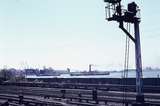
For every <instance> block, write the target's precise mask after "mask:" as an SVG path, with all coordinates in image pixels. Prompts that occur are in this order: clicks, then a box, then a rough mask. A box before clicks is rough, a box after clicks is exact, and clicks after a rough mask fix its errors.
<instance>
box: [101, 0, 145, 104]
mask: <svg viewBox="0 0 160 106" xmlns="http://www.w3.org/2000/svg"><path fill="white" fill-rule="evenodd" d="M104 2H105V3H106V4H107V6H106V7H105V10H106V20H108V21H117V22H118V23H119V28H120V29H121V30H122V31H123V32H124V33H125V34H126V35H127V36H128V37H129V38H130V39H131V40H132V41H133V42H134V44H135V62H136V93H137V95H136V102H137V103H141V104H142V105H143V103H144V95H143V92H142V87H143V83H142V60H141V44H140V33H139V23H140V17H138V16H137V14H138V12H139V8H138V6H137V4H136V3H135V2H132V3H129V4H128V8H127V9H122V5H121V0H104ZM124 23H131V24H134V37H133V36H132V35H131V34H130V32H129V31H127V30H126V29H125V28H124V25H123V24H124ZM135 106H136V105H135Z"/></svg>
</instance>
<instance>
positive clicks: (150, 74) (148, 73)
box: [26, 70, 160, 78]
mask: <svg viewBox="0 0 160 106" xmlns="http://www.w3.org/2000/svg"><path fill="white" fill-rule="evenodd" d="M135 76H136V72H135V71H128V77H130V78H134V77H135ZM26 77H27V78H122V72H111V73H110V75H88V76H70V75H69V74H62V75H60V76H26ZM157 77H158V78H159V77H160V70H145V71H143V78H157Z"/></svg>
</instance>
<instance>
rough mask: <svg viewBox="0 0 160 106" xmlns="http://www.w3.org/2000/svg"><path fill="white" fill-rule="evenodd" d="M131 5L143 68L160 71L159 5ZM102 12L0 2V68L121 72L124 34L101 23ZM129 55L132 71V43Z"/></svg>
mask: <svg viewBox="0 0 160 106" xmlns="http://www.w3.org/2000/svg"><path fill="white" fill-rule="evenodd" d="M124 1H127V2H131V1H133V0H124ZM135 1H136V2H137V3H138V4H139V5H140V7H141V18H142V22H141V25H140V31H141V41H142V42H141V43H142V59H143V67H147V66H152V67H160V49H159V45H160V42H159V41H160V24H159V19H160V14H159V11H160V7H159V4H160V1H159V0H155V1H154V2H153V1H151V0H135ZM151 4H152V5H151ZM104 7H105V3H104V2H103V0H0V67H4V66H8V67H15V68H22V67H26V66H29V67H37V68H38V67H43V66H51V67H53V68H63V69H66V68H67V67H69V68H71V69H87V68H88V64H95V66H94V68H96V69H101V68H103V69H122V68H123V66H124V65H123V64H124V47H125V34H124V33H123V32H122V31H121V30H120V29H119V28H118V24H117V23H116V22H107V21H105V11H104ZM130 53H131V54H130V56H131V57H130V67H131V68H133V67H134V44H133V43H131V51H130Z"/></svg>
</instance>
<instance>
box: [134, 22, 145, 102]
mask: <svg viewBox="0 0 160 106" xmlns="http://www.w3.org/2000/svg"><path fill="white" fill-rule="evenodd" d="M134 30H135V60H136V92H137V95H136V102H140V103H143V102H144V95H143V92H142V85H143V84H142V83H143V82H142V60H141V44H140V33H139V21H138V20H137V21H135V23H134Z"/></svg>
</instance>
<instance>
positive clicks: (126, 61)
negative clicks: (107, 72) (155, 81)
mask: <svg viewBox="0 0 160 106" xmlns="http://www.w3.org/2000/svg"><path fill="white" fill-rule="evenodd" d="M126 27H127V31H128V32H129V33H130V23H127V24H126ZM129 51H130V38H129V37H128V36H126V42H125V57H124V70H123V71H122V85H123V105H125V102H124V101H125V100H126V97H127V95H126V85H127V78H128V70H129Z"/></svg>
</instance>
